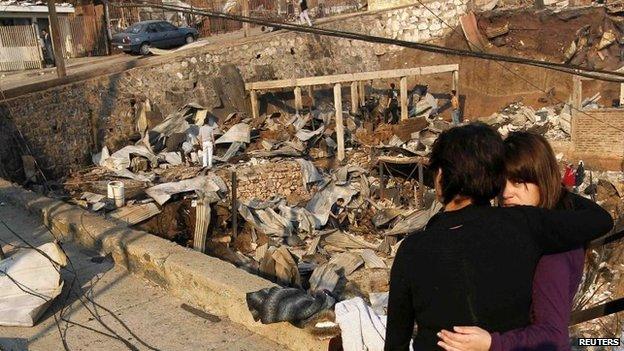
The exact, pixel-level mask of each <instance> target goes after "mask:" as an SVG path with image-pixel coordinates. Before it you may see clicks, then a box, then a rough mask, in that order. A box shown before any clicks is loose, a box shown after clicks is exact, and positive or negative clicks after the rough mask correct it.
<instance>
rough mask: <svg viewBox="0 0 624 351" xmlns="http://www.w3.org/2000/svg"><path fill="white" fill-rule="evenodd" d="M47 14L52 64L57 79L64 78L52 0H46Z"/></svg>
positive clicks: (56, 21)
mask: <svg viewBox="0 0 624 351" xmlns="http://www.w3.org/2000/svg"><path fill="white" fill-rule="evenodd" d="M48 13H49V19H50V31H51V33H50V35H51V36H52V45H53V48H52V49H53V50H54V64H55V65H56V74H57V76H58V78H62V77H65V76H66V75H67V74H66V72H65V60H64V59H63V47H62V46H61V30H60V27H59V23H58V17H57V16H56V4H55V3H54V0H48Z"/></svg>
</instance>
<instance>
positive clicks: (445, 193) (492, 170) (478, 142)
mask: <svg viewBox="0 0 624 351" xmlns="http://www.w3.org/2000/svg"><path fill="white" fill-rule="evenodd" d="M504 157H505V148H504V146H503V139H502V138H501V136H500V134H498V132H497V131H496V130H494V129H493V128H491V127H489V126H487V125H485V124H483V123H470V124H467V125H464V126H461V127H455V128H451V129H448V130H446V131H444V132H442V134H440V136H439V137H438V139H437V140H436V141H435V143H434V144H433V149H432V151H431V157H430V159H429V167H430V169H432V170H433V171H434V172H435V171H437V170H441V171H442V179H441V186H442V194H439V195H440V197H441V198H442V199H443V203H444V204H448V203H449V202H451V201H452V200H453V199H454V198H455V197H456V196H457V195H461V196H466V197H469V198H471V199H472V201H473V202H474V203H475V204H486V203H487V202H488V201H490V200H491V199H493V198H494V197H495V196H496V195H498V194H499V193H500V191H501V190H502V189H503V186H504V184H505V174H504V171H505V164H504Z"/></svg>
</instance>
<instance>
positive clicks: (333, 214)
mask: <svg viewBox="0 0 624 351" xmlns="http://www.w3.org/2000/svg"><path fill="white" fill-rule="evenodd" d="M344 202H345V200H344V199H343V198H338V199H337V200H336V202H334V204H333V205H332V206H331V209H330V210H329V226H330V227H331V228H333V229H340V230H347V228H348V226H349V218H347V211H346V209H345V206H344Z"/></svg>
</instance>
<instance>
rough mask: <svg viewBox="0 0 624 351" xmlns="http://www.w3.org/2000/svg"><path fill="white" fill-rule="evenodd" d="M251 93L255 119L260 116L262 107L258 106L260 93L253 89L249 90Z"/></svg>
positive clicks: (252, 111)
mask: <svg viewBox="0 0 624 351" xmlns="http://www.w3.org/2000/svg"><path fill="white" fill-rule="evenodd" d="M249 95H250V97H251V113H252V117H253V118H254V119H256V118H259V117H260V108H259V106H258V94H257V93H256V91H255V90H252V91H250V92H249Z"/></svg>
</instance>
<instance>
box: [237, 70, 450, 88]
mask: <svg viewBox="0 0 624 351" xmlns="http://www.w3.org/2000/svg"><path fill="white" fill-rule="evenodd" d="M458 70H459V65H457V64H453V65H439V66H426V67H416V68H403V69H393V70H386V71H374V72H360V73H347V74H335V75H330V76H318V77H306V78H295V79H280V80H272V81H264V82H253V83H246V84H245V89H247V90H270V89H279V88H290V87H296V86H301V87H302V86H309V85H330V84H336V83H348V82H357V81H365V80H373V79H391V78H401V77H405V76H419V75H424V74H436V73H445V72H453V71H458Z"/></svg>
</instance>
